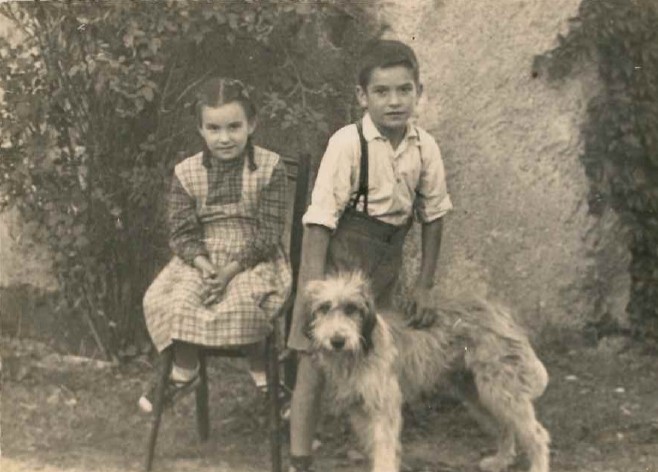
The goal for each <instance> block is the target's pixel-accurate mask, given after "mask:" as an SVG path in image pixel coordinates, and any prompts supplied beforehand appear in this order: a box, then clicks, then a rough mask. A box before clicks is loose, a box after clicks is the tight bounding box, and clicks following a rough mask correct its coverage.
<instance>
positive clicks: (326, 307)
mask: <svg viewBox="0 0 658 472" xmlns="http://www.w3.org/2000/svg"><path fill="white" fill-rule="evenodd" d="M330 309H331V303H329V302H324V303H323V304H321V305H320V306H319V307H318V309H317V310H315V311H319V312H320V313H322V314H324V313H327V312H328V311H329V310H330Z"/></svg>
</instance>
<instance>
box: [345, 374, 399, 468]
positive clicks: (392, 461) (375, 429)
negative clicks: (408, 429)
mask: <svg viewBox="0 0 658 472" xmlns="http://www.w3.org/2000/svg"><path fill="white" fill-rule="evenodd" d="M371 394H372V395H373V397H371V398H368V399H365V401H364V403H363V404H362V405H360V406H359V407H358V408H355V409H354V410H352V411H351V412H350V421H351V423H352V427H353V428H354V432H355V433H356V434H357V436H358V437H359V439H360V440H361V441H362V444H363V447H364V449H365V452H366V454H367V455H368V457H369V458H370V463H371V465H372V472H399V470H400V455H401V445H400V433H401V431H402V408H401V405H402V395H401V394H400V388H399V386H398V385H397V382H389V385H388V386H387V388H383V389H382V390H381V391H380V392H371ZM369 396H370V395H369Z"/></svg>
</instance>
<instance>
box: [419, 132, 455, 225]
mask: <svg viewBox="0 0 658 472" xmlns="http://www.w3.org/2000/svg"><path fill="white" fill-rule="evenodd" d="M421 143H422V151H421V162H422V164H421V165H422V167H421V173H420V181H419V183H418V190H417V192H416V193H417V195H416V202H415V206H416V217H417V218H418V219H419V220H420V221H421V222H422V223H429V222H432V221H434V220H436V219H438V218H441V217H442V216H444V215H445V214H446V213H448V212H449V211H450V210H452V202H451V200H450V195H449V194H448V188H447V186H446V176H445V170H444V167H443V160H442V159H441V151H440V150H439V146H438V144H436V141H434V139H431V138H430V139H427V140H423V141H421Z"/></svg>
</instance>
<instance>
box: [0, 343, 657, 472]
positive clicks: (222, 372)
mask: <svg viewBox="0 0 658 472" xmlns="http://www.w3.org/2000/svg"><path fill="white" fill-rule="evenodd" d="M0 352H1V353H2V359H3V360H2V456H3V458H2V462H1V464H2V470H3V471H4V472H10V471H16V472H23V471H25V472H27V471H32V470H42V471H45V472H58V471H61V470H70V471H83V470H84V471H90V472H114V471H120V470H121V471H139V470H142V467H143V456H144V447H145V440H146V437H147V433H148V428H149V422H148V418H147V417H145V416H142V415H140V414H139V413H138V410H137V407H136V400H137V398H138V397H139V395H140V393H141V391H142V389H143V388H144V387H145V385H146V384H147V382H148V381H149V379H150V377H151V375H152V372H153V370H152V369H153V366H152V365H151V364H150V362H149V361H148V359H147V358H146V357H142V358H137V359H136V360H134V361H133V362H130V363H128V364H126V365H121V366H112V365H105V364H103V363H100V362H97V363H94V362H91V363H90V362H79V360H77V359H75V358H62V356H59V355H57V354H55V353H54V352H53V351H52V350H51V349H50V348H49V347H47V346H45V345H44V344H41V343H37V342H34V341H29V340H17V339H8V338H3V339H2V340H1V341H0ZM542 358H543V359H544V361H545V363H546V364H547V367H548V370H549V372H550V375H551V384H550V386H549V388H548V390H547V392H546V393H545V395H544V396H543V397H542V398H541V400H540V401H539V402H538V414H539V418H540V419H541V421H542V422H543V423H544V424H545V425H546V427H547V428H548V429H549V431H550V432H551V434H552V437H553V448H552V455H553V458H552V470H553V471H554V472H560V471H565V472H566V471H579V472H613V471H617V472H658V357H656V356H655V355H653V356H651V355H647V354H642V352H641V350H640V349H639V348H637V347H634V346H629V345H628V344H627V343H623V342H622V343H608V344H606V345H603V346H601V347H599V348H598V349H591V348H590V349H588V348H578V349H574V350H570V351H564V350H563V351H557V350H550V351H549V352H546V353H544V354H543V355H542ZM210 378H211V383H210V392H211V425H212V426H211V427H212V431H211V436H210V439H209V440H208V441H207V442H206V443H201V442H199V441H198V439H197V437H196V428H195V419H194V404H193V397H190V398H187V399H184V400H183V401H182V402H181V403H180V404H177V405H176V407H175V408H174V409H173V410H172V411H170V412H168V413H167V414H166V415H165V417H164V418H163V425H162V428H161V433H160V438H159V441H158V448H157V451H156V462H155V466H154V471H161V472H169V471H182V472H186V471H197V472H205V471H210V470H212V471H215V472H223V471H236V472H241V471H244V472H251V471H263V470H268V450H269V449H268V443H267V424H266V419H265V418H266V415H265V409H264V402H263V401H262V398H261V397H259V396H258V394H257V393H256V391H255V389H254V388H253V387H252V386H251V384H250V383H249V380H248V376H247V375H246V374H245V373H244V371H242V370H241V365H240V364H239V361H231V360H222V359H214V360H212V364H211V369H210ZM405 421H406V426H405V431H404V434H403V441H404V463H405V468H406V469H407V470H409V471H417V472H421V471H422V472H474V471H475V470H477V468H476V467H475V464H477V462H478V460H479V459H480V458H481V457H482V456H483V455H485V454H487V453H489V452H491V448H492V446H493V442H492V440H491V438H489V437H487V436H485V435H484V434H483V433H481V432H480V431H479V430H478V428H477V426H476V425H475V423H474V422H473V421H471V420H470V419H469V418H468V417H467V415H466V414H465V412H464V410H463V409H462V408H461V406H459V405H458V404H456V403H454V402H452V401H450V400H448V399H446V398H442V397H440V398H427V399H425V400H424V401H422V402H419V403H416V404H414V405H412V406H411V407H409V408H408V409H407V410H406V412H405ZM282 437H283V438H284V440H285V441H286V442H285V445H284V451H286V450H287V431H282ZM320 439H321V441H322V445H321V447H320V449H319V450H318V461H317V462H318V466H319V467H318V468H319V470H320V471H323V472H324V471H337V472H357V471H365V470H367V465H366V463H365V462H363V460H361V458H360V455H359V454H358V452H357V451H356V450H355V449H354V443H355V441H354V438H352V436H351V434H350V433H349V431H348V429H347V428H346V425H345V423H344V421H343V420H342V419H341V418H336V417H332V416H326V417H325V419H324V422H323V427H322V432H321V434H320ZM513 470H514V471H520V470H524V463H523V460H520V461H519V463H518V464H516V465H515V466H514V467H513Z"/></svg>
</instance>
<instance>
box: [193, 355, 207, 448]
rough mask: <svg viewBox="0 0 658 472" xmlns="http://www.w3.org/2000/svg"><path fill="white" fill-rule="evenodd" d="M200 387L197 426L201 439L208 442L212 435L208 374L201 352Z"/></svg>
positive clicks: (198, 388)
mask: <svg viewBox="0 0 658 472" xmlns="http://www.w3.org/2000/svg"><path fill="white" fill-rule="evenodd" d="M199 380H200V383H199V386H198V387H197V389H196V425H197V431H198V433H199V438H200V439H201V440H202V441H206V440H207V439H208V437H209V435H210V419H209V415H208V410H209V408H208V372H207V370H206V356H205V354H204V353H203V351H199Z"/></svg>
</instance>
